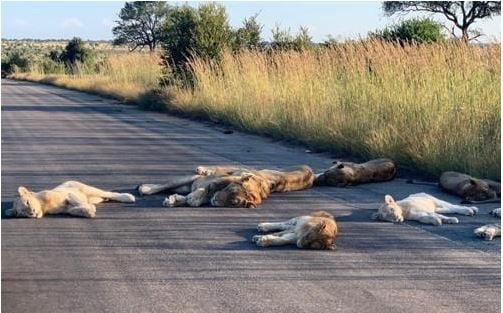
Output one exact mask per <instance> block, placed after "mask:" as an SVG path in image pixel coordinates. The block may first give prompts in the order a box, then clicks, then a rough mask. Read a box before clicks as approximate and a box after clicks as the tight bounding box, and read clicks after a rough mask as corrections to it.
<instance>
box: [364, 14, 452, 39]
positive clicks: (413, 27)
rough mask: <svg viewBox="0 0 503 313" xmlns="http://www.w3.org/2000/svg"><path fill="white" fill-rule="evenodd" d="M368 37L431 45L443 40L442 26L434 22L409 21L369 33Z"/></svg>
mask: <svg viewBox="0 0 503 313" xmlns="http://www.w3.org/2000/svg"><path fill="white" fill-rule="evenodd" d="M369 37H371V38H377V39H382V40H388V41H399V42H401V43H406V42H409V43H410V42H418V43H432V42H436V41H441V40H443V39H444V34H443V33H442V25H441V24H440V23H438V22H435V21H434V20H431V19H428V18H425V19H410V20H405V21H402V22H401V23H399V24H395V25H393V26H391V27H386V28H385V29H383V30H377V31H375V32H370V33H369Z"/></svg>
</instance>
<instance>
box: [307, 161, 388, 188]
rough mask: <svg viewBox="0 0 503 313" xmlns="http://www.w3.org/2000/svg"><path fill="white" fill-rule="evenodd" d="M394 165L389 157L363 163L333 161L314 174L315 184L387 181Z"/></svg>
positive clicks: (334, 184) (340, 185)
mask: <svg viewBox="0 0 503 313" xmlns="http://www.w3.org/2000/svg"><path fill="white" fill-rule="evenodd" d="M395 175H396V166H395V163H393V161H391V160H389V159H377V160H371V161H368V162H365V163H360V164H358V163H353V162H335V164H334V165H333V166H332V167H330V168H329V169H328V170H326V171H325V172H323V173H320V174H317V175H316V180H315V182H314V184H315V185H320V186H321V185H328V186H337V187H345V186H349V185H357V184H363V183H372V182H382V181H388V180H391V179H393V178H394V177H395Z"/></svg>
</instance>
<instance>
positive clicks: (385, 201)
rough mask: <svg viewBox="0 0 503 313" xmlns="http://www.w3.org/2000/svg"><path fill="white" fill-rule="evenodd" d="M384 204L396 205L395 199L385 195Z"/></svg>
mask: <svg viewBox="0 0 503 313" xmlns="http://www.w3.org/2000/svg"><path fill="white" fill-rule="evenodd" d="M384 203H386V204H392V203H395V199H393V197H392V196H390V195H385V196H384Z"/></svg>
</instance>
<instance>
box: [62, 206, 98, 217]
mask: <svg viewBox="0 0 503 313" xmlns="http://www.w3.org/2000/svg"><path fill="white" fill-rule="evenodd" d="M67 213H68V214H70V215H73V216H80V217H87V218H93V217H95V216H96V207H95V206H94V205H93V204H90V203H88V204H87V205H82V206H75V207H70V208H69V209H68V211H67Z"/></svg>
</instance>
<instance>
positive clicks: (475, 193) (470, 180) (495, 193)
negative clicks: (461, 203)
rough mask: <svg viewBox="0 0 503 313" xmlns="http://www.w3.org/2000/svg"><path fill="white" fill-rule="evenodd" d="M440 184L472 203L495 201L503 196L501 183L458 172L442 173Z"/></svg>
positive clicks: (449, 191)
mask: <svg viewBox="0 0 503 313" xmlns="http://www.w3.org/2000/svg"><path fill="white" fill-rule="evenodd" d="M439 185H440V187H441V188H442V189H443V190H445V191H447V192H448V193H451V194H454V195H457V196H459V197H461V198H463V199H464V200H465V201H467V202H471V203H477V202H480V203H483V202H494V201H498V200H499V198H500V197H501V184H500V183H497V182H495V181H492V180H489V179H479V178H475V177H472V176H470V175H467V174H463V173H458V172H444V173H442V175H441V176H440V180H439Z"/></svg>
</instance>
